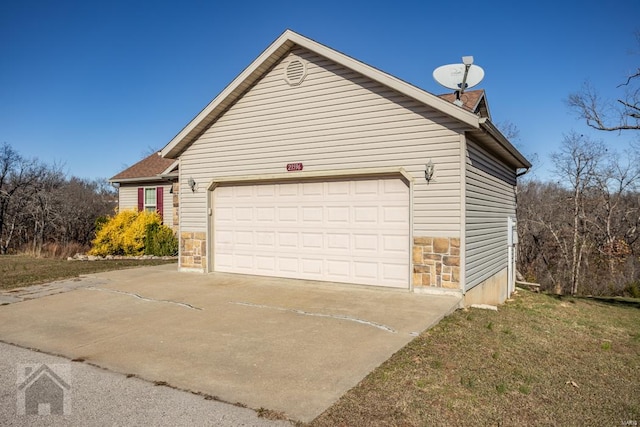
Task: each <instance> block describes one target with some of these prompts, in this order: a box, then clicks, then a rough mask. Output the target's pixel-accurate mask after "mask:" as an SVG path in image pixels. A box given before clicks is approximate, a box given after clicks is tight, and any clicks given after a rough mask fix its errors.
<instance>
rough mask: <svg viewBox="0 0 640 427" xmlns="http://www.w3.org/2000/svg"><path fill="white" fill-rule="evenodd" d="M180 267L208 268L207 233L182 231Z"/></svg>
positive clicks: (204, 269)
mask: <svg viewBox="0 0 640 427" xmlns="http://www.w3.org/2000/svg"><path fill="white" fill-rule="evenodd" d="M180 268H195V269H202V270H203V271H206V270H207V235H206V233H203V232H193V233H190V232H184V233H180Z"/></svg>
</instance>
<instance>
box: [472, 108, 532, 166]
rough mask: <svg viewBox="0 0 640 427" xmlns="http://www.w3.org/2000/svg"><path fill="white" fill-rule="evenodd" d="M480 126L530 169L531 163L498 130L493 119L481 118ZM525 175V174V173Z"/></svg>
mask: <svg viewBox="0 0 640 427" xmlns="http://www.w3.org/2000/svg"><path fill="white" fill-rule="evenodd" d="M478 121H479V123H480V127H481V128H482V129H483V130H485V131H486V132H487V133H488V134H489V135H491V136H492V137H493V138H494V139H495V140H496V141H497V142H498V143H499V144H500V145H501V146H502V148H504V149H505V150H507V151H508V152H509V154H511V155H512V156H513V157H514V158H515V159H517V160H518V161H519V162H520V163H521V164H522V165H523V167H524V168H526V169H527V170H529V169H530V168H531V163H529V161H528V160H527V159H525V158H524V156H523V155H522V154H521V153H520V152H519V151H518V150H517V149H516V147H514V146H513V144H511V143H510V142H509V140H508V139H507V138H505V136H504V135H503V134H502V132H500V130H498V128H497V127H495V125H494V124H493V123H491V121H490V120H489V119H488V118H486V117H482V118H480V119H479V120H478ZM523 175H524V174H523Z"/></svg>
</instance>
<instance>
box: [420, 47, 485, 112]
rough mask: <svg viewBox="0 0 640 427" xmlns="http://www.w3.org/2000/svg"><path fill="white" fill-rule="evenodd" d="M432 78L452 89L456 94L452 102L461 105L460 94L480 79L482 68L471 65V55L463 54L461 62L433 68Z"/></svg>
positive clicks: (482, 76) (482, 73) (482, 75)
mask: <svg viewBox="0 0 640 427" xmlns="http://www.w3.org/2000/svg"><path fill="white" fill-rule="evenodd" d="M433 78H434V79H435V81H437V82H438V83H439V84H441V85H442V86H444V87H446V88H448V89H453V90H454V91H455V92H454V93H455V94H456V100H455V101H453V103H454V104H456V105H457V106H459V107H462V105H463V102H462V100H461V99H460V96H461V95H462V94H463V93H464V91H465V90H466V89H468V88H471V87H473V86H475V85H477V84H478V83H480V82H481V81H482V79H483V78H484V70H483V69H482V68H480V67H479V66H477V65H473V56H463V57H462V64H449V65H442V66H440V67H438V68H436V69H435V70H433Z"/></svg>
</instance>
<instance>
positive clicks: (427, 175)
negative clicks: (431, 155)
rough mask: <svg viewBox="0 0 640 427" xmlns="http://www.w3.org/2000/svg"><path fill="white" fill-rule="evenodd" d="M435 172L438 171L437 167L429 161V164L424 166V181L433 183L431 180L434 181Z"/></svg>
mask: <svg viewBox="0 0 640 427" xmlns="http://www.w3.org/2000/svg"><path fill="white" fill-rule="evenodd" d="M435 171H436V166H435V165H434V164H433V162H432V161H431V160H429V163H427V164H426V165H425V166H424V179H426V180H427V182H431V180H432V179H433V173H434V172H435Z"/></svg>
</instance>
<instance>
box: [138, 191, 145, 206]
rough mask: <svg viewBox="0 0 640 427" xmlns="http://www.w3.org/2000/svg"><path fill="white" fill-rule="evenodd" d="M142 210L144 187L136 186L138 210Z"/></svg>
mask: <svg viewBox="0 0 640 427" xmlns="http://www.w3.org/2000/svg"><path fill="white" fill-rule="evenodd" d="M143 210H144V188H142V187H139V188H138V212H142V211H143Z"/></svg>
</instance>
